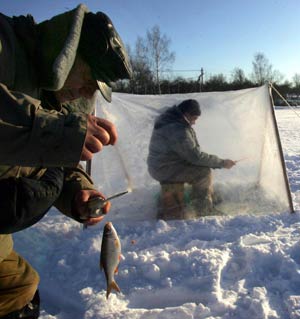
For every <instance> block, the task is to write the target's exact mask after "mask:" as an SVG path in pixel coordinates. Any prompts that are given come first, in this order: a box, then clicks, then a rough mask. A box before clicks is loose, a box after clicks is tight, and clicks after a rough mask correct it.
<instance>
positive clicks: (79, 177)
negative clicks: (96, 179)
mask: <svg viewBox="0 0 300 319" xmlns="http://www.w3.org/2000/svg"><path fill="white" fill-rule="evenodd" d="M83 189H90V190H95V189H96V188H95V186H94V185H93V182H92V180H91V178H90V176H89V175H88V174H87V173H86V172H85V171H84V170H83V169H82V168H81V166H80V165H78V167H77V168H72V169H68V168H66V169H65V179H64V185H63V189H62V192H61V195H60V196H59V198H58V200H57V201H56V202H55V203H54V206H55V207H56V208H57V209H58V210H60V211H61V212H62V213H63V214H65V215H66V216H68V217H72V218H73V219H75V220H77V221H80V220H79V219H78V218H77V217H78V216H75V215H74V213H73V211H72V203H73V199H74V196H75V195H76V194H77V192H78V191H80V190H83Z"/></svg>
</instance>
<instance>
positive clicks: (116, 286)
mask: <svg viewBox="0 0 300 319" xmlns="http://www.w3.org/2000/svg"><path fill="white" fill-rule="evenodd" d="M112 290H116V291H117V292H121V289H120V288H119V286H118V285H117V283H116V282H115V281H112V282H111V283H110V284H109V286H108V287H107V291H106V299H108V296H109V295H110V293H111V291H112Z"/></svg>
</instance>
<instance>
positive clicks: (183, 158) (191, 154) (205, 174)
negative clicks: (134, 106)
mask: <svg viewBox="0 0 300 319" xmlns="http://www.w3.org/2000/svg"><path fill="white" fill-rule="evenodd" d="M200 115H201V110H200V105H199V103H198V102H197V101H196V100H193V99H189V100H185V101H183V102H181V103H180V104H179V105H174V106H173V107H170V108H168V109H167V110H166V111H165V112H164V113H162V114H161V115H160V116H158V118H157V119H156V121H155V124H154V129H153V132H152V136H151V140H150V145H149V154H148V160H147V163H148V170H149V173H150V175H151V176H152V177H153V178H154V179H156V180H157V181H159V182H160V183H161V184H162V185H163V184H174V183H189V184H191V185H192V199H193V202H194V204H195V205H196V208H197V210H198V212H199V214H200V216H201V215H202V216H203V215H206V214H210V213H211V212H212V209H213V200H212V195H213V187H212V174H211V169H214V168H227V169H230V168H231V167H232V166H234V165H235V162H234V161H232V160H230V159H221V158H219V157H218V156H216V155H212V154H208V153H206V152H204V151H203V150H202V149H201V148H200V145H199V143H198V140H197V136H196V133H195V131H194V129H193V128H192V125H193V124H195V122H196V121H197V119H198V118H199V116H200Z"/></svg>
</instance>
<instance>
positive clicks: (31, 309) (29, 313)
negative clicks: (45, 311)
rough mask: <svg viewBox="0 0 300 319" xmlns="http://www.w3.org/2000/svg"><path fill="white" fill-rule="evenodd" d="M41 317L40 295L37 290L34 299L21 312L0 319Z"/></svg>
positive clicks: (32, 318)
mask: <svg viewBox="0 0 300 319" xmlns="http://www.w3.org/2000/svg"><path fill="white" fill-rule="evenodd" d="M39 315H40V295H39V291H38V290H37V291H36V293H35V295H34V297H33V299H32V300H31V301H30V302H29V303H28V304H27V305H26V306H25V307H23V308H22V309H21V310H18V311H14V312H11V313H9V314H7V315H5V316H3V317H0V319H20V318H23V319H37V318H38V317H39Z"/></svg>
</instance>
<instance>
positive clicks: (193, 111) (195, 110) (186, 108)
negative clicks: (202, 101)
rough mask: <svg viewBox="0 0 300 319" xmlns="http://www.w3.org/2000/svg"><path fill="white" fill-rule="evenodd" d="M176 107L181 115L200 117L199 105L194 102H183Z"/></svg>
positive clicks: (191, 100)
mask: <svg viewBox="0 0 300 319" xmlns="http://www.w3.org/2000/svg"><path fill="white" fill-rule="evenodd" d="M177 107H178V109H179V110H180V111H181V112H182V113H183V114H184V113H188V114H190V115H198V116H200V115H201V109H200V105H199V103H198V102H197V101H196V100H193V99H189V100H185V101H183V102H181V103H180V104H179V105H178V106H177Z"/></svg>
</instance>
